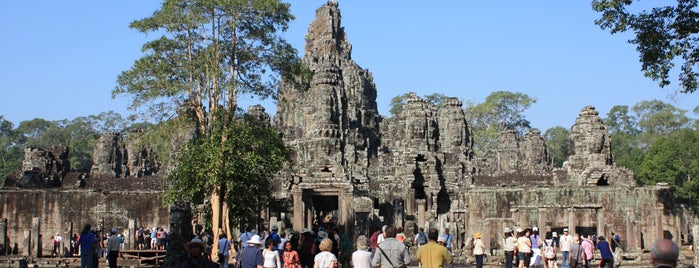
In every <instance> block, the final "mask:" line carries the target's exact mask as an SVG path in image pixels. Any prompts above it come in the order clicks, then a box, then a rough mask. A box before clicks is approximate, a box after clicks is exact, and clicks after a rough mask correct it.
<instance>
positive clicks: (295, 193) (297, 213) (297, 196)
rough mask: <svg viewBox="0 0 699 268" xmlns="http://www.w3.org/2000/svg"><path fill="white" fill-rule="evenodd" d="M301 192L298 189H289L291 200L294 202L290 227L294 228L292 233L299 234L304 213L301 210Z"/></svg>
mask: <svg viewBox="0 0 699 268" xmlns="http://www.w3.org/2000/svg"><path fill="white" fill-rule="evenodd" d="M302 198H303V190H301V189H299V188H298V187H294V188H293V189H291V199H292V200H293V202H294V217H293V218H292V222H291V225H293V226H294V231H298V232H299V233H300V232H301V231H302V230H303V227H304V225H303V218H304V215H305V213H306V212H305V211H304V209H303V199H302Z"/></svg>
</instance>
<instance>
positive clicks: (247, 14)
mask: <svg viewBox="0 0 699 268" xmlns="http://www.w3.org/2000/svg"><path fill="white" fill-rule="evenodd" d="M289 7H290V5H289V4H287V3H283V2H281V1H278V0H254V1H248V0H166V1H164V2H163V4H162V6H161V8H160V9H159V10H157V11H155V12H154V13H153V15H152V16H150V17H147V18H144V19H141V20H137V21H134V22H132V23H131V25H130V27H131V28H133V29H136V30H138V31H140V32H143V33H149V32H155V33H158V34H159V33H163V36H161V37H160V38H158V39H155V40H152V41H150V42H147V43H146V44H144V45H143V51H144V52H145V53H146V54H145V55H144V56H143V57H142V58H140V59H138V60H136V62H135V63H134V65H133V66H132V67H131V68H130V69H129V70H127V71H124V72H122V73H121V75H119V78H118V85H117V86H116V88H115V89H114V91H113V92H112V95H113V96H117V95H122V94H124V95H130V96H131V97H133V102H132V104H131V106H130V108H134V109H135V108H140V107H147V108H148V110H149V111H148V112H149V114H150V115H152V116H156V117H158V116H162V117H160V118H164V116H169V115H171V114H173V113H174V112H175V110H176V109H177V108H179V107H180V106H182V105H184V104H188V105H189V107H192V108H193V109H196V110H197V111H196V114H197V117H198V123H199V124H200V129H201V130H204V129H206V128H207V126H206V125H207V123H206V122H208V121H213V118H210V116H212V115H213V114H214V113H213V111H215V110H216V109H217V108H218V107H219V106H222V107H227V108H228V109H229V110H233V109H235V106H236V105H237V104H236V100H237V96H238V94H247V93H250V94H254V95H257V96H261V97H270V96H271V97H275V91H274V90H275V89H276V86H277V85H278V82H279V78H280V75H279V74H282V75H283V76H284V77H291V76H292V74H294V73H300V74H301V76H302V77H303V76H304V74H305V75H307V74H308V72H307V70H305V69H304V68H302V67H300V60H299V59H298V58H297V55H296V50H295V49H294V48H293V47H292V46H291V45H290V44H289V43H287V42H286V41H285V40H284V39H283V38H282V37H281V35H280V33H281V32H284V31H286V30H287V28H288V23H289V21H291V20H293V19H294V16H293V15H291V13H290V10H289ZM304 71H306V72H304ZM302 80H303V79H302ZM302 82H303V81H302ZM207 109H208V110H207ZM206 116H209V118H206Z"/></svg>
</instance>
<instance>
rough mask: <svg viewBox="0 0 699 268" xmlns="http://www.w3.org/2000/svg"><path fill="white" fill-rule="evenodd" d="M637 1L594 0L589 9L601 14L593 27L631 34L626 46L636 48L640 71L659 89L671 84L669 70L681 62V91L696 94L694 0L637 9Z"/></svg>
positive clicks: (698, 34)
mask: <svg viewBox="0 0 699 268" xmlns="http://www.w3.org/2000/svg"><path fill="white" fill-rule="evenodd" d="M638 2H640V1H634V0H593V1H592V9H593V10H595V11H597V12H601V13H602V17H601V18H599V19H597V20H595V24H597V25H599V26H600V27H601V28H602V29H608V30H609V31H610V32H611V33H612V34H615V33H621V32H625V31H628V30H631V31H633V32H634V34H635V37H634V38H633V39H631V40H629V43H631V44H634V45H636V50H637V51H638V53H639V61H640V62H641V70H642V71H643V72H644V74H645V76H646V77H650V78H651V79H653V80H654V81H658V84H659V85H660V86H661V87H665V86H667V85H670V78H669V76H670V71H671V70H672V69H673V68H674V67H675V63H681V67H680V70H679V72H678V73H679V82H680V91H681V92H683V93H692V92H694V91H696V90H697V87H698V86H699V81H697V79H698V78H699V73H697V71H698V70H697V68H698V66H697V62H699V43H697V40H699V39H698V38H699V12H697V11H698V10H697V0H677V1H670V2H669V3H665V2H662V1H658V2H654V3H653V4H651V5H653V6H654V7H652V8H647V7H644V8H641V7H638V5H639V4H638ZM634 4H636V5H634ZM636 10H641V11H638V12H636Z"/></svg>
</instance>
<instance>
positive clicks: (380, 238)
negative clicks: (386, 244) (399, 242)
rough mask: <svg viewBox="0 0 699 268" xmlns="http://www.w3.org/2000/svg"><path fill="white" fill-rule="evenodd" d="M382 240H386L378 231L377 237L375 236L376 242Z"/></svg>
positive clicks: (379, 242) (378, 242)
mask: <svg viewBox="0 0 699 268" xmlns="http://www.w3.org/2000/svg"><path fill="white" fill-rule="evenodd" d="M384 240H386V238H384V237H383V233H380V234H379V237H377V238H376V244H381V242H383V241H384Z"/></svg>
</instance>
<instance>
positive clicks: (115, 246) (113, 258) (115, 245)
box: [107, 228, 120, 268]
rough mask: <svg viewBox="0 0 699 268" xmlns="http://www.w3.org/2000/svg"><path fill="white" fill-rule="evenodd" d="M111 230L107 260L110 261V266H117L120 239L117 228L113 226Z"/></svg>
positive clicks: (114, 267)
mask: <svg viewBox="0 0 699 268" xmlns="http://www.w3.org/2000/svg"><path fill="white" fill-rule="evenodd" d="M110 232H111V235H110V236H109V238H108V239H107V262H109V268H116V267H117V258H118V257H119V244H120V239H119V236H117V229H116V228H112V229H111V230H110Z"/></svg>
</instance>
